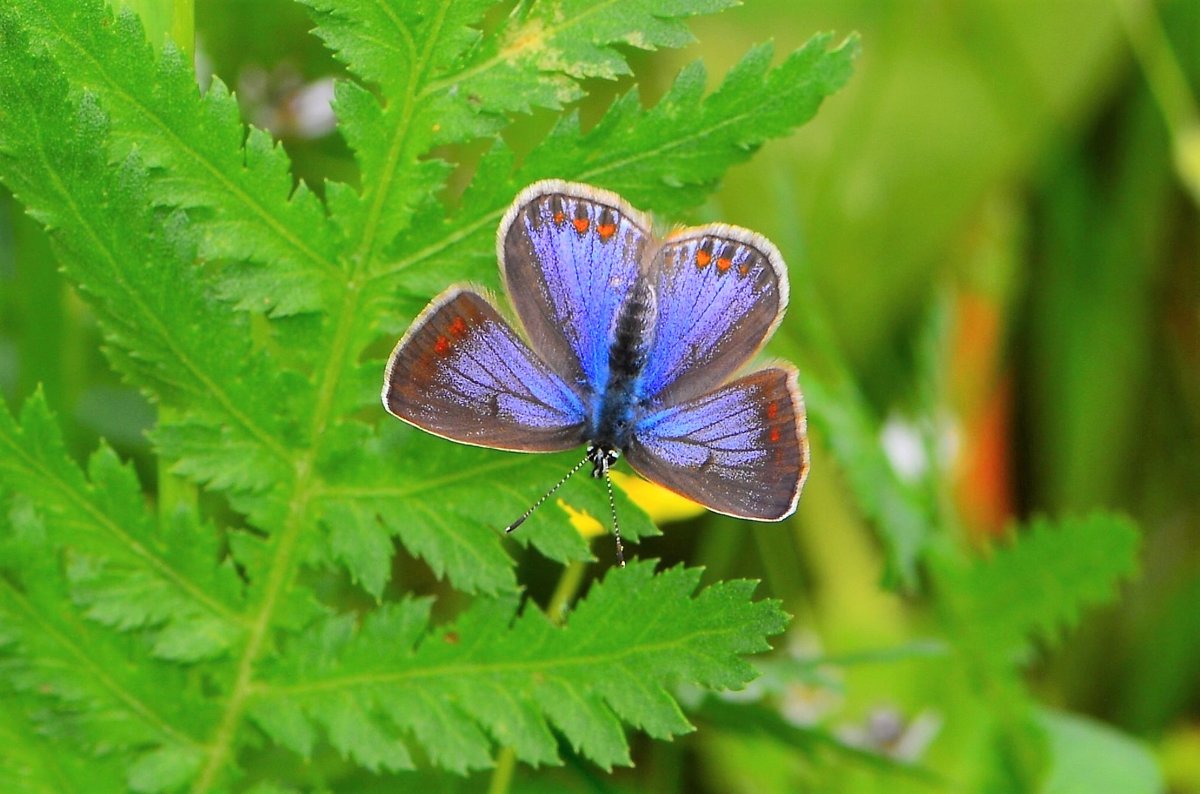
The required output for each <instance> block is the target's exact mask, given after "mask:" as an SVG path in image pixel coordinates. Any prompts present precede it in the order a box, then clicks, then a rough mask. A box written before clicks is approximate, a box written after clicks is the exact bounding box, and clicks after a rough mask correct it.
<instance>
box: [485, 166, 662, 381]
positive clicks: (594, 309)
mask: <svg viewBox="0 0 1200 794" xmlns="http://www.w3.org/2000/svg"><path fill="white" fill-rule="evenodd" d="M648 230H649V225H648V221H647V220H646V218H645V217H644V216H642V215H641V213H639V212H637V211H636V210H634V209H632V208H631V207H630V206H629V205H628V204H626V203H625V202H624V201H622V200H621V198H620V197H619V196H617V195H616V194H613V193H608V192H606V191H602V190H597V189H596V188H592V187H588V186H586V185H577V184H571V183H567V182H559V181H546V182H538V183H536V184H534V185H531V186H530V187H528V188H526V189H525V190H524V191H523V192H522V193H521V195H519V196H518V197H517V199H516V201H514V203H513V205H512V207H511V209H510V210H509V211H508V214H507V215H505V217H504V220H503V221H501V223H500V229H499V233H498V241H497V245H498V248H499V256H500V270H501V274H502V275H503V277H504V283H505V286H506V288H507V290H508V295H509V298H510V299H511V300H512V302H513V306H514V308H515V309H516V312H517V316H518V317H519V318H520V320H521V324H522V325H523V326H524V328H525V332H526V334H528V336H529V340H530V343H531V344H532V345H533V347H534V349H535V350H537V351H538V353H540V354H541V355H542V357H543V358H544V359H545V360H546V361H547V362H548V363H549V364H550V366H551V367H553V368H554V369H555V371H557V372H558V373H559V374H561V375H562V376H563V377H564V378H566V379H567V380H568V382H571V383H572V384H573V385H575V386H576V387H577V388H579V389H580V390H581V391H583V392H584V393H589V394H595V393H598V392H600V391H601V390H602V389H603V388H604V384H605V383H606V382H607V378H608V352H609V345H610V344H611V339H610V335H611V333H612V329H613V324H614V321H615V319H616V316H617V313H618V311H619V310H620V308H621V305H622V304H623V303H624V301H625V299H626V297H627V296H628V294H629V291H630V289H632V287H633V286H634V284H635V282H636V279H637V277H638V273H639V270H640V268H641V263H642V259H643V257H644V256H645V252H646V248H647V245H648V244H649V232H648Z"/></svg>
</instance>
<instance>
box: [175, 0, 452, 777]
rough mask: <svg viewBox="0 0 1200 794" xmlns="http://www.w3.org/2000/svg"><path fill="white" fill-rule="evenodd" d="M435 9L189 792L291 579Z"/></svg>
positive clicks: (226, 729)
mask: <svg viewBox="0 0 1200 794" xmlns="http://www.w3.org/2000/svg"><path fill="white" fill-rule="evenodd" d="M440 9H441V10H440V14H439V16H438V18H437V23H436V25H435V26H434V27H435V30H434V32H433V33H432V34H431V35H430V37H429V40H428V43H427V46H426V49H425V51H424V52H423V53H422V54H421V58H420V59H419V61H418V62H416V63H414V64H413V77H412V78H411V80H412V81H411V83H410V88H409V91H408V94H407V96H406V99H405V109H404V111H403V112H402V114H401V119H400V124H399V126H398V128H397V134H396V139H395V140H393V142H392V144H391V146H390V147H389V159H388V165H387V168H386V170H385V171H384V174H383V175H382V176H381V178H380V180H379V182H378V183H377V184H376V186H375V190H376V192H375V195H374V197H373V202H372V206H371V210H370V212H369V215H368V218H367V223H366V225H365V226H364V233H363V239H362V241H361V243H360V245H359V247H358V253H359V255H357V256H353V257H351V258H350V260H349V268H350V270H349V273H348V274H347V276H346V282H345V291H344V293H343V298H342V307H341V308H342V311H341V312H340V314H339V315H338V317H337V328H336V330H335V332H334V337H333V343H332V345H331V346H330V350H329V354H328V357H327V359H326V362H325V366H324V367H323V368H322V369H321V373H322V375H321V381H320V387H319V390H318V399H317V402H316V406H315V408H314V412H313V422H312V429H313V432H312V433H311V434H310V435H309V438H311V439H312V445H311V446H310V447H309V450H308V451H307V453H306V454H305V455H304V456H303V457H302V459H301V460H300V461H299V462H298V463H297V477H296V479H295V481H294V483H295V485H294V488H293V490H292V498H291V499H290V500H289V501H290V503H291V509H290V510H289V512H288V515H287V518H286V519H285V523H284V527H283V530H282V532H281V533H280V535H279V542H278V546H277V549H276V552H275V555H274V557H273V559H272V561H271V569H270V572H269V574H268V578H267V583H266V587H265V588H264V591H263V601H262V606H261V607H260V609H259V612H258V614H257V615H256V617H255V619H254V621H253V624H254V625H253V628H252V630H251V633H250V636H249V638H248V640H247V643H246V647H245V650H244V651H243V654H242V657H241V659H240V660H239V662H238V668H237V670H238V672H237V676H236V678H235V679H234V686H233V689H232V690H231V692H230V697H229V700H228V702H227V705H226V709H225V712H224V714H223V715H222V717H221V719H220V721H219V723H218V727H217V730H216V733H215V734H214V736H213V741H212V744H211V747H212V749H211V751H210V753H209V757H208V761H207V763H206V764H205V765H204V767H203V769H202V770H201V772H200V774H199V776H198V777H197V778H196V782H195V784H194V785H193V788H192V790H193V791H194V792H205V791H208V790H209V789H210V788H211V787H212V786H213V785H214V784H215V783H216V780H217V778H218V776H219V774H220V772H221V769H222V767H223V766H224V764H225V759H226V758H227V757H228V756H229V754H230V751H231V749H232V746H233V742H234V738H235V736H236V734H237V730H238V728H239V727H240V725H241V722H242V717H243V714H244V712H245V707H246V699H247V697H248V696H249V693H250V691H251V689H252V687H253V686H254V680H253V674H254V665H255V664H256V662H257V661H258V657H259V655H260V654H261V653H262V648H263V645H264V643H265V641H266V637H267V634H268V633H269V631H270V627H271V625H272V623H273V619H274V612H275V606H276V604H277V603H278V600H279V596H280V594H281V592H282V590H283V589H284V587H285V586H286V585H287V583H288V582H289V581H290V579H291V575H292V572H293V569H294V560H293V556H294V551H295V547H296V545H297V543H298V542H299V536H300V533H301V531H302V530H303V528H304V527H305V526H306V521H307V519H308V518H309V511H308V509H307V507H308V503H309V501H310V500H311V499H312V497H313V495H314V491H315V488H314V482H315V480H316V474H315V471H314V470H315V463H316V461H317V460H318V458H319V454H320V451H321V441H322V439H323V438H324V430H325V428H326V427H327V426H328V423H329V420H330V418H331V414H332V410H333V402H334V399H333V398H334V395H335V393H336V391H337V383H338V375H339V374H340V372H341V371H342V370H343V368H344V366H345V361H346V351H347V348H348V347H349V342H350V336H351V331H352V329H353V326H354V323H355V321H356V319H357V313H358V308H359V303H360V300H361V297H362V285H361V284H360V283H359V281H358V275H359V271H360V270H361V269H362V268H363V267H364V266H365V263H366V262H367V261H368V260H369V258H370V256H371V255H373V254H374V250H375V244H376V239H375V235H376V232H377V231H378V228H379V226H378V222H379V217H380V215H381V213H382V207H383V202H384V197H385V196H386V195H387V193H388V187H389V186H390V184H391V181H392V180H393V179H394V178H395V172H396V165H397V161H398V159H399V152H400V151H401V150H402V148H403V143H404V140H405V139H406V137H407V136H408V134H409V132H410V127H411V124H409V123H408V122H409V120H410V119H411V118H412V116H413V113H414V107H413V106H414V104H415V102H416V95H417V83H418V81H419V80H420V78H421V77H422V76H423V75H424V72H425V70H426V68H427V67H428V61H429V58H430V56H431V54H432V49H433V44H434V42H435V41H436V40H437V38H438V32H439V31H440V25H441V23H442V22H443V21H444V19H445V13H446V9H447V4H445V3H443V4H442V5H441V6H440Z"/></svg>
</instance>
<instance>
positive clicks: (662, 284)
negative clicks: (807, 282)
mask: <svg viewBox="0 0 1200 794" xmlns="http://www.w3.org/2000/svg"><path fill="white" fill-rule="evenodd" d="M650 279H651V283H652V284H653V286H654V290H655V293H656V297H657V303H658V314H657V318H656V321H655V326H654V330H653V336H652V341H651V347H650V351H649V355H648V357H647V364H646V369H645V371H644V372H643V374H642V396H643V398H644V399H645V400H647V401H648V402H649V403H650V404H652V405H672V404H677V403H681V402H685V401H687V400H690V399H692V398H693V397H696V396H698V395H701V394H704V393H705V392H708V391H710V390H712V389H714V388H716V387H717V386H718V385H720V384H721V383H724V382H725V380H726V379H727V378H728V377H729V376H730V375H732V374H733V373H734V372H735V371H736V370H737V369H739V368H740V367H741V366H742V365H744V364H745V363H746V362H747V361H749V360H750V358H751V356H753V355H754V354H755V353H756V352H757V351H758V350H759V348H761V347H762V345H763V344H764V343H765V342H766V341H767V339H768V338H769V337H770V336H771V334H772V333H774V331H775V328H776V327H777V326H778V325H779V322H780V320H781V318H782V317H783V311H784V309H785V308H786V307H787V301H788V281H787V269H786V268H785V266H784V264H783V259H782V257H781V256H780V255H779V251H778V250H777V249H776V248H775V246H774V245H772V244H771V243H770V242H769V241H768V240H767V239H766V238H764V237H763V236H761V235H759V234H755V233H754V232H751V231H748V230H746V229H741V228H738V227H736V226H728V225H725V224H711V225H708V226H699V227H695V228H691V229H684V230H682V231H680V232H677V233H676V234H674V235H672V236H671V237H669V238H668V239H667V240H666V241H665V242H664V243H663V245H662V247H661V249H660V250H659V252H658V254H657V256H656V257H655V259H654V265H653V267H652V269H651V272H650Z"/></svg>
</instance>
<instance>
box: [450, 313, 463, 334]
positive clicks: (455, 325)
mask: <svg viewBox="0 0 1200 794" xmlns="http://www.w3.org/2000/svg"><path fill="white" fill-rule="evenodd" d="M450 333H451V334H452V335H453V336H457V337H459V338H462V337H463V335H464V334H466V333H467V321H466V320H464V319H463V318H461V317H455V318H454V320H453V321H452V322H451V323H450Z"/></svg>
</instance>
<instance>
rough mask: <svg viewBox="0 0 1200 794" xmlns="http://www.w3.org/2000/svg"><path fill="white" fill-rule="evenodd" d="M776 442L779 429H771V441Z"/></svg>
mask: <svg viewBox="0 0 1200 794" xmlns="http://www.w3.org/2000/svg"><path fill="white" fill-rule="evenodd" d="M778 440H779V428H778V427H772V428H771V441H778Z"/></svg>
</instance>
